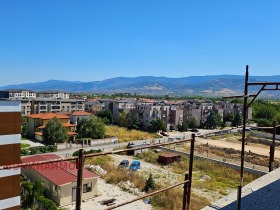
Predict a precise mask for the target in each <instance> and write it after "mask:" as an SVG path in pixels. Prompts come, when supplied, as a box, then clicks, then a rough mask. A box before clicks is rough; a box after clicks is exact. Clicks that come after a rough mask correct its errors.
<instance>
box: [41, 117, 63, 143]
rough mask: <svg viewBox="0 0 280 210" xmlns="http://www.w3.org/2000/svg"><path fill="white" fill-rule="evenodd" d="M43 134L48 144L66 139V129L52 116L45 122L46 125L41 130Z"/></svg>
mask: <svg viewBox="0 0 280 210" xmlns="http://www.w3.org/2000/svg"><path fill="white" fill-rule="evenodd" d="M43 136H44V139H45V141H47V142H48V143H49V144H54V143H56V142H65V141H67V139H68V135H67V131H66V129H65V128H64V127H63V125H62V124H61V123H60V122H59V120H58V119H57V117H54V118H52V119H50V120H49V121H48V122H47V124H46V127H45V129H44V130H43Z"/></svg>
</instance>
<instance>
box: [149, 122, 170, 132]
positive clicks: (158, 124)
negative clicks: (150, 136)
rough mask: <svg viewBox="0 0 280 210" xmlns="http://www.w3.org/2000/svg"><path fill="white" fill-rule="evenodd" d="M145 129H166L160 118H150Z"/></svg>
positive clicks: (154, 130) (150, 130)
mask: <svg viewBox="0 0 280 210" xmlns="http://www.w3.org/2000/svg"><path fill="white" fill-rule="evenodd" d="M147 129H148V131H149V132H153V133H156V132H158V131H166V124H165V122H164V121H163V120H162V119H152V120H151V121H150V122H149V123H148V125H147Z"/></svg>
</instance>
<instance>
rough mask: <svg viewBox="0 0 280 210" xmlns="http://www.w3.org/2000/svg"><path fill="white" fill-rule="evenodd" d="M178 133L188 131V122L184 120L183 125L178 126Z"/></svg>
mask: <svg viewBox="0 0 280 210" xmlns="http://www.w3.org/2000/svg"><path fill="white" fill-rule="evenodd" d="M178 131H181V132H184V131H188V122H187V121H185V120H184V121H183V123H182V125H178Z"/></svg>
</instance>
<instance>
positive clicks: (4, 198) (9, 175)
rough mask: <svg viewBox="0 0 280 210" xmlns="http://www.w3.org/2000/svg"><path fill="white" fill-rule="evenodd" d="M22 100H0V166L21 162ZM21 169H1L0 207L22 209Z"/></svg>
mask: <svg viewBox="0 0 280 210" xmlns="http://www.w3.org/2000/svg"><path fill="white" fill-rule="evenodd" d="M20 133H21V104H20V101H10V100H0V166H3V165H10V164H17V163H20V140H21V134H20ZM20 171H21V169H19V168H17V169H9V170H0V208H1V209H7V210H8V209H18V210H19V209H20Z"/></svg>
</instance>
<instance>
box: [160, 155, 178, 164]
mask: <svg viewBox="0 0 280 210" xmlns="http://www.w3.org/2000/svg"><path fill="white" fill-rule="evenodd" d="M180 160H181V155H179V154H175V153H163V154H161V155H159V156H158V162H159V163H161V164H164V165H167V164H171V163H174V162H178V161H180Z"/></svg>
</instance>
